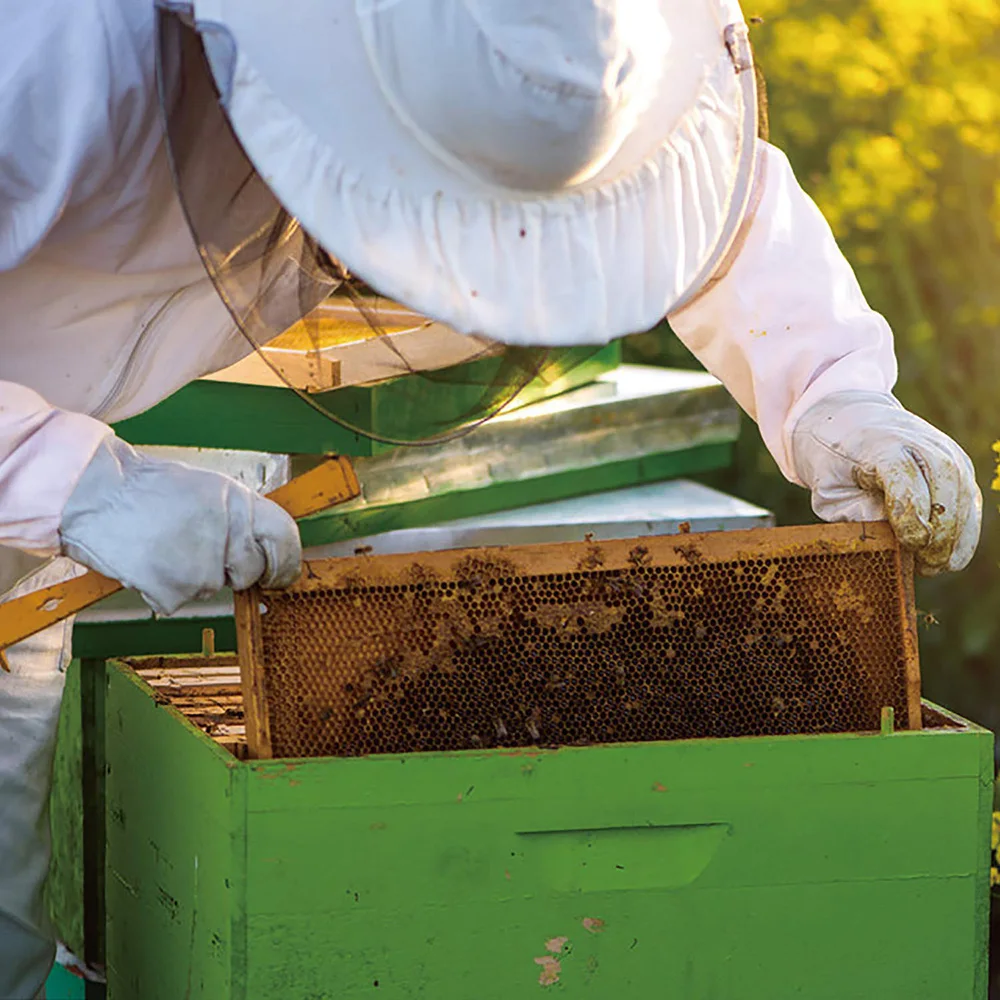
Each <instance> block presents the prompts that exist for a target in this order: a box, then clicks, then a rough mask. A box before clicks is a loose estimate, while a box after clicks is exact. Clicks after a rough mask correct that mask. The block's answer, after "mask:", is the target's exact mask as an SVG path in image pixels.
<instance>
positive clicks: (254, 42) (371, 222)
mask: <svg viewBox="0 0 1000 1000" xmlns="http://www.w3.org/2000/svg"><path fill="white" fill-rule="evenodd" d="M660 3H661V6H662V9H663V15H664V18H665V20H666V22H667V23H668V24H670V25H671V30H672V31H675V35H676V38H675V43H676V47H677V51H678V52H679V53H680V54H681V55H682V56H683V58H678V59H677V60H676V67H674V66H673V65H672V67H671V72H670V73H667V74H665V76H664V83H663V94H662V95H661V96H662V100H661V101H660V102H658V103H656V102H654V104H653V105H652V106H651V107H650V108H649V109H647V111H645V112H644V113H643V115H642V116H641V118H640V121H639V123H638V126H637V128H636V129H635V130H634V131H633V134H632V135H631V136H630V137H629V139H628V140H627V141H626V142H625V143H624V145H623V146H622V147H621V149H619V150H618V152H617V153H616V155H615V156H614V157H613V158H612V159H611V161H610V162H609V163H608V164H607V165H606V166H605V167H604V168H603V169H602V170H601V171H600V173H598V174H597V175H596V176H595V177H593V178H591V179H590V180H588V181H587V182H586V183H583V184H580V185H578V186H574V187H571V188H569V189H567V190H565V191H561V192H558V193H555V194H551V195H535V194H525V193H523V192H518V191H507V190H504V189H500V188H497V187H496V186H493V185H490V184H488V183H486V182H482V183H479V182H477V181H476V179H475V178H474V177H471V176H470V175H468V174H466V173H464V172H461V171H458V170H456V169H454V168H453V167H452V166H450V165H449V164H448V163H447V162H446V161H444V160H442V159H440V158H437V157H435V156H434V155H433V154H432V153H431V152H429V150H428V149H427V148H426V146H425V145H423V144H422V143H421V142H419V141H418V139H417V138H416V137H415V136H414V134H413V132H412V131H411V130H410V129H409V128H407V127H406V126H405V125H404V124H403V123H402V122H401V121H400V119H399V118H398V117H397V115H396V114H395V113H394V112H393V110H392V108H391V107H390V105H389V103H388V102H387V101H386V99H385V97H384V94H383V91H382V89H381V87H380V85H379V83H378V80H377V79H376V76H375V74H374V72H373V70H372V67H371V66H370V64H369V61H368V57H367V53H366V48H365V45H364V42H363V39H362V37H361V31H360V26H359V22H358V15H357V13H356V10H355V5H354V3H353V2H350V3H346V2H345V3H338V4H330V3H329V2H327V0H286V2H284V3H280V4H278V3H274V2H273V0H198V2H196V3H195V13H196V18H197V20H198V21H199V22H210V23H212V24H214V25H216V26H221V27H223V28H224V29H225V30H226V31H227V32H228V33H229V34H230V35H231V37H232V39H233V41H234V43H235V50H236V57H235V64H234V66H233V69H232V77H231V80H228V81H225V84H226V86H224V87H223V88H222V89H223V90H224V92H225V93H226V96H227V100H226V111H227V114H228V116H229V119H230V122H231V124H232V126H233V129H234V131H235V133H236V135H237V136H238V138H239V140H240V142H241V144H242V145H243V147H244V149H245V151H246V153H247V155H248V156H249V158H250V159H251V161H252V162H253V164H254V166H255V167H256V169H257V171H258V173H259V174H260V175H261V177H262V178H263V179H264V181H265V182H266V183H267V184H268V186H269V187H270V188H271V190H272V191H273V192H274V193H275V195H276V196H277V197H278V199H279V200H280V201H281V203H282V204H283V205H284V206H285V208H287V209H288V211H289V212H291V213H292V214H293V215H295V216H296V217H297V218H298V219H299V221H300V222H301V223H302V225H303V227H304V228H305V229H306V231H307V232H309V233H310V234H311V235H312V236H313V237H314V238H315V239H316V240H317V241H318V242H319V243H320V244H321V245H322V246H323V247H324V248H325V249H326V250H327V252H329V253H330V254H331V255H332V256H334V257H336V258H337V259H339V260H340V261H341V262H342V263H343V264H344V265H345V266H346V267H347V268H348V269H349V270H350V271H352V272H354V273H355V274H357V275H358V276H359V277H361V278H362V279H363V280H365V281H366V282H368V283H369V284H370V285H372V286H373V287H375V288H377V289H378V290H379V291H380V292H382V293H383V294H385V295H387V296H389V297H390V298H392V299H395V300H397V301H399V302H402V303H405V304H406V305H408V306H410V307H412V308H413V309H415V310H417V311H419V312H421V313H422V314H424V315H426V316H428V317H431V318H433V319H436V320H439V321H441V322H443V323H446V324H448V325H449V326H451V327H453V328H454V329H456V330H459V331H461V332H463V333H479V334H484V335H486V336H488V337H490V338H493V339H495V340H500V341H503V342H505V343H510V344H531V345H539V346H565V345H571V344H572V345H576V344H591V343H593V344H597V343H606V342H607V341H609V340H611V339H614V338H616V337H619V336H622V335H625V334H628V333H633V332H636V331H640V330H645V329H648V328H649V327H651V326H653V325H654V324H655V323H657V322H658V321H659V320H660V319H662V318H663V317H664V316H666V315H667V314H669V313H670V312H671V311H673V310H674V309H676V308H678V307H679V306H680V305H681V304H683V302H684V301H685V300H686V299H687V298H689V297H690V296H691V295H692V294H694V293H695V292H696V291H697V289H698V288H699V287H700V286H701V284H703V283H704V282H705V281H706V280H707V279H708V278H709V276H710V274H711V272H712V270H714V267H715V266H716V264H717V263H718V261H719V260H720V259H721V258H722V257H723V256H724V254H725V252H726V250H727V249H728V247H729V245H730V243H731V242H732V240H733V238H734V236H735V233H736V231H737V229H738V227H739V225H740V222H741V221H742V219H743V215H744V212H745V209H746V205H747V203H748V200H749V192H750V189H751V184H752V175H753V164H754V160H755V156H754V144H755V140H756V98H755V87H754V82H753V75H754V74H753V70H752V68H748V67H746V66H743V67H742V69H741V68H740V67H738V66H737V65H736V64H735V63H734V58H733V56H732V53H731V52H730V50H729V48H728V47H727V44H726V41H727V39H726V36H725V29H726V27H727V25H730V24H733V25H737V26H742V16H741V15H740V13H739V8H738V6H737V5H736V4H735V3H734V2H733V0H697V2H693V0H660ZM675 25H676V29H675ZM744 30H745V29H744ZM731 37H732V35H731V34H730V40H731Z"/></svg>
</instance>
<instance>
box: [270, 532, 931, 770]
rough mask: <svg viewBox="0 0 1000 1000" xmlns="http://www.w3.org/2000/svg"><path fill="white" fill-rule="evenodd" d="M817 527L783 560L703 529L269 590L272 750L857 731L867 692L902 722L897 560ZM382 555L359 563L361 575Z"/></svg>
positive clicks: (904, 658)
mask: <svg viewBox="0 0 1000 1000" xmlns="http://www.w3.org/2000/svg"><path fill="white" fill-rule="evenodd" d="M838 527H839V528H846V527H848V526H838ZM824 530H826V531H829V530H830V529H819V528H817V529H815V532H814V536H810V537H814V538H815V542H814V544H812V545H809V544H798V546H797V547H796V549H795V552H794V554H783V553H781V552H780V551H778V552H773V553H771V554H767V555H760V556H759V557H752V556H748V555H747V554H745V553H744V554H741V555H740V556H739V557H738V558H736V557H733V558H719V559H715V558H713V557H712V553H711V551H710V547H709V546H706V545H704V543H703V542H702V539H703V538H704V537H707V536H696V535H690V536H685V541H684V542H683V545H682V547H681V548H680V549H679V551H681V553H682V555H684V558H681V559H677V558H676V557H672V558H671V559H669V560H667V559H660V558H659V557H658V553H659V552H660V551H661V548H662V547H663V546H664V545H667V544H670V545H673V546H675V548H674V550H673V551H675V552H676V551H678V549H677V546H678V545H679V544H680V543H678V542H677V540H676V539H674V540H673V541H672V542H669V543H668V542H666V541H664V540H659V539H657V540H652V539H642V540H640V541H637V542H635V543H631V544H632V550H631V552H630V553H629V555H628V558H622V559H621V560H618V562H619V563H620V565H616V564H614V562H613V561H612V559H611V558H610V557H608V558H607V559H606V560H603V561H601V562H597V561H596V556H594V555H593V553H591V555H589V556H587V557H586V558H584V559H581V562H580V566H581V567H582V568H579V569H576V570H575V571H571V572H567V571H565V570H559V571H556V572H552V573H548V572H545V571H544V568H543V569H538V567H539V566H544V561H543V560H542V559H541V558H540V557H539V558H538V559H534V558H532V559H528V558H525V559H524V560H523V561H522V563H521V564H519V565H513V564H510V565H508V564H507V563H505V562H504V560H502V559H500V558H499V557H498V556H497V555H496V554H495V552H494V551H493V550H477V551H469V552H465V553H452V554H450V555H451V556H452V557H453V563H452V567H453V572H452V573H451V574H450V575H448V574H442V573H439V574H437V575H436V576H435V575H433V574H431V573H429V572H428V571H426V570H425V569H424V568H423V567H422V564H423V562H424V557H423V556H421V555H414V556H413V557H412V566H411V567H409V568H406V567H403V568H400V559H401V557H385V558H386V559H389V558H394V559H395V560H396V562H395V563H393V566H394V567H395V568H394V570H393V573H394V574H395V576H394V577H393V580H394V582H391V583H387V582H385V578H383V581H382V582H380V583H374V582H371V583H366V582H365V580H364V579H360V578H359V579H356V580H352V581H350V582H346V583H345V582H342V583H340V584H339V585H331V586H318V585H315V584H312V585H310V586H309V588H308V589H304V590H294V589H293V590H291V591H284V592H270V591H269V592H267V593H266V594H265V595H263V601H264V602H265V604H266V607H267V612H266V614H263V615H261V617H260V630H261V640H262V644H261V649H262V659H263V668H264V679H265V688H266V699H267V704H268V712H269V716H270V729H271V738H272V746H273V752H274V754H275V755H276V756H289V757H291V756H314V755H340V756H354V755H361V754H377V753H404V752H412V751H447V750H460V749H477V750H478V749H483V748H496V747H522V746H533V745H541V746H562V745H581V744H582V745H586V744H591V743H607V742H640V741H652V740H671V739H692V738H704V737H720V738H724V737H735V736H764V735H784V734H792V733H825V732H848V731H872V730H876V729H878V727H879V721H880V713H881V709H882V708H883V707H884V706H893V707H894V708H895V713H896V720H897V724H899V725H905V721H906V719H907V708H908V704H910V703H911V701H912V691H909V690H908V680H907V678H908V676H909V677H910V684H911V685H912V684H913V677H914V676H915V672H914V671H912V670H911V671H910V672H909V674H908V665H909V661H910V659H911V658H912V657H913V655H914V653H913V652H912V643H910V638H911V637H908V636H907V634H906V632H907V629H908V628H909V627H910V624H909V622H908V620H907V619H906V617H905V615H904V613H903V609H904V604H903V602H901V601H900V594H901V593H902V592H905V586H904V583H905V581H903V580H902V579H901V573H902V570H901V565H902V564H901V561H900V557H899V554H898V552H897V551H896V549H895V547H894V546H893V545H889V544H887V543H884V544H879V545H872V546H871V547H870V548H868V547H865V546H844V547H843V551H838V550H837V546H835V545H831V544H830V542H829V540H828V539H827V538H826V536H825V535H824ZM797 537H799V536H797ZM615 544H616V545H619V546H627V545H628V544H629V543H615ZM683 546H686V548H684V547H683ZM534 548H537V549H539V550H540V549H542V548H545V547H534ZM553 548H555V547H553ZM591 548H593V546H591ZM518 551H519V552H520V553H527V552H529V551H531V550H529V549H527V548H526V549H521V550H518ZM623 551H625V550H624V549H623ZM764 551H766V549H765V550H764ZM688 556H689V558H688ZM588 560H589V561H588ZM379 562H380V560H379V558H378V557H366V565H368V566H375V571H374V573H373V576H374V578H378V572H379V571H378V565H379ZM522 565H523V566H524V567H528V566H530V567H532V569H533V570H534V571H532V572H519V569H520V568H521V566H522ZM591 565H592V566H593V567H594V568H592V569H591V568H588V567H589V566H591ZM406 579H410V580H418V581H419V582H410V583H406V582H402V581H405V580H406ZM908 695H909V696H911V698H910V699H909V700H908Z"/></svg>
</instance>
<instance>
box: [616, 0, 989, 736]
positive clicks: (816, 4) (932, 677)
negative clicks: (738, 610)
mask: <svg viewBox="0 0 1000 1000" xmlns="http://www.w3.org/2000/svg"><path fill="white" fill-rule="evenodd" d="M744 12H745V14H746V15H747V17H748V18H749V17H753V16H757V17H761V18H763V21H762V23H759V24H757V25H756V26H755V27H754V28H753V40H754V46H755V51H756V54H757V60H758V63H759V64H760V66H761V68H762V69H763V72H764V76H765V78H766V80H767V91H768V97H769V105H770V107H769V118H770V134H771V141H772V142H774V143H775V145H778V146H780V147H781V148H782V149H784V150H785V152H786V153H787V154H788V156H789V158H790V160H791V162H792V165H793V166H794V167H795V170H796V173H797V175H798V177H799V180H800V182H801V183H802V185H803V187H805V188H806V190H807V191H808V192H809V193H810V194H811V195H812V197H813V198H815V199H816V201H817V203H818V204H819V206H820V208H821V209H822V210H823V212H824V214H825V215H826V217H827V219H828V220H829V221H830V223H831V225H832V226H833V228H834V232H835V233H836V235H837V238H838V240H839V242H840V245H841V247H842V248H843V250H844V252H845V254H846V255H847V257H848V259H849V260H850V261H851V263H852V264H853V265H854V267H855V270H856V271H857V274H858V277H859V279H860V281H861V284H862V286H863V288H864V289H865V292H866V294H867V296H868V299H869V301H870V302H871V304H872V305H873V307H874V308H876V309H878V310H879V311H880V312H882V313H883V314H884V315H885V316H886V317H887V319H888V320H889V322H890V323H891V325H892V327H893V330H894V331H895V335H896V345H897V354H898V357H899V367H900V378H899V383H898V386H897V390H896V391H897V395H898V396H899V398H900V399H901V400H902V401H903V403H904V404H905V405H906V406H908V407H909V408H910V409H912V410H914V411H915V412H917V413H919V414H920V415H921V416H923V417H925V418H926V419H928V420H930V421H931V422H932V423H934V424H936V425H937V426H939V427H941V428H942V429H943V430H945V431H947V432H948V433H949V434H951V435H952V436H953V437H954V438H955V439H956V440H958V441H959V442H960V443H961V444H962V446H963V447H964V448H965V449H966V451H968V452H969V454H970V455H971V456H972V457H973V460H974V462H975V463H976V467H977V472H978V476H979V482H980V486H981V488H982V489H983V493H984V498H985V508H986V509H985V518H984V530H983V540H982V544H981V546H980V550H979V553H978V554H977V556H976V559H975V560H974V562H973V564H972V565H971V566H970V568H969V569H968V570H966V571H965V572H964V573H961V574H958V575H954V574H952V575H949V576H947V577H943V578H938V579H934V580H925V581H921V582H920V584H919V585H918V592H917V603H918V606H919V608H920V610H921V612H922V613H923V625H922V629H921V631H922V635H921V652H922V658H923V671H924V691H925V694H926V695H927V696H928V697H930V698H932V699H934V700H936V701H939V702H942V703H944V704H945V705H947V706H948V707H950V708H952V709H954V710H956V711H959V712H961V713H963V714H965V715H967V716H969V717H971V718H973V719H975V720H976V721H979V722H981V723H983V724H985V725H987V726H989V727H991V728H993V729H995V730H997V731H1000V670H998V667H1000V663H998V658H1000V523H998V515H997V511H996V503H995V495H994V496H993V498H992V499H991V494H990V492H989V489H990V484H991V481H992V479H993V457H994V456H993V454H992V451H991V444H992V442H993V441H994V440H996V438H997V437H998V436H1000V4H998V3H997V2H996V0H745V2H744ZM626 352H627V357H628V359H629V360H632V361H636V362H646V363H654V362H655V363H664V362H666V363H669V364H674V365H680V366H685V367H691V366H697V363H696V362H695V361H694V359H693V358H691V356H690V355H689V354H688V353H687V352H686V350H685V349H684V348H683V347H682V346H681V345H680V343H679V342H678V341H676V340H675V339H674V338H673V337H672V335H671V334H670V333H669V330H667V329H666V328H665V327H664V328H659V329H657V330H655V331H653V332H651V333H649V334H644V335H642V336H639V337H635V338H631V339H630V341H629V342H628V345H627V348H626ZM745 424H746V427H745V431H744V434H743V436H742V440H741V442H740V446H739V449H738V461H737V463H736V465H735V467H734V468H733V469H731V470H729V471H728V472H726V473H724V474H721V475H718V476H716V477H713V479H712V485H716V486H718V487H720V488H723V489H726V490H727V491H729V492H732V493H735V494H738V495H740V496H743V497H745V498H747V499H749V500H753V501H755V502H757V503H760V504H761V505H763V506H765V507H768V508H770V509H772V510H774V511H775V512H776V513H777V515H778V518H779V523H785V524H788V523H808V522H810V521H814V520H815V518H814V517H813V515H812V513H811V511H810V509H809V504H808V497H807V496H806V494H805V492H804V491H802V490H800V489H798V488H796V487H792V486H790V485H789V484H788V483H786V482H785V481H784V479H783V478H782V477H781V476H780V474H779V473H778V471H777V468H776V467H775V465H774V463H773V461H772V460H771V458H770V457H769V456H768V454H767V452H766V451H765V450H764V447H763V445H762V444H761V442H760V438H759V436H758V434H757V432H756V428H755V427H754V425H753V424H752V423H751V422H750V421H749V420H746V421H745Z"/></svg>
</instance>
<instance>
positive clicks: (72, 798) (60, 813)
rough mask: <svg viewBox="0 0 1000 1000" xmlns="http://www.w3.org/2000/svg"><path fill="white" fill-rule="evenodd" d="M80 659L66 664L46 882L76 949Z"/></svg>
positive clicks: (79, 936)
mask: <svg viewBox="0 0 1000 1000" xmlns="http://www.w3.org/2000/svg"><path fill="white" fill-rule="evenodd" d="M82 710H83V709H82V706H81V702H80V662H79V660H74V661H73V662H72V663H70V665H69V667H68V668H67V670H66V688H65V690H64V692H63V700H62V706H61V709H60V713H59V728H58V730H57V735H56V755H55V764H54V767H53V774H52V795H51V797H50V799H49V810H50V825H51V829H52V864H51V866H50V869H49V880H48V883H47V884H46V895H47V897H48V905H49V913H50V914H51V915H52V921H53V924H54V925H55V929H56V933H57V934H58V936H59V938H60V940H62V941H63V942H64V943H65V944H66V945H67V946H68V947H69V948H70V950H71V951H72V952H73V953H74V954H76V955H82V954H83V952H84V920H83V881H84V879H83V821H84V808H83V726H82V715H81V713H82Z"/></svg>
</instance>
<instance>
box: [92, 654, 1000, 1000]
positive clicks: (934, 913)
mask: <svg viewBox="0 0 1000 1000" xmlns="http://www.w3.org/2000/svg"><path fill="white" fill-rule="evenodd" d="M159 700H160V702H162V701H163V700H164V699H163V698H162V697H160V699H159ZM927 723H928V724H927V725H926V726H925V728H924V729H922V730H920V731H911V732H897V733H895V734H893V735H890V736H881V735H877V734H871V735H853V734H847V735H843V734H828V735H817V736H804V737H800V736H782V737H759V738H740V739H726V740H691V741H673V742H668V743H653V744H640V745H627V746H601V747H570V748H563V749H559V750H537V751H536V750H529V751H523V750H517V749H504V750H485V751H461V752H457V753H431V754H411V755H388V756H383V757H353V758H314V759H306V760H302V759H279V760H271V761H238V760H236V759H234V758H233V756H232V755H231V754H229V753H228V752H227V751H225V750H223V749H221V748H220V747H219V746H217V745H216V744H215V743H213V742H212V741H211V740H210V739H209V738H208V737H207V736H205V735H204V734H203V733H201V732H199V731H198V730H196V729H195V728H194V727H193V726H192V725H191V724H190V723H188V722H187V721H186V720H185V719H183V718H182V717H181V716H180V715H179V714H178V713H177V712H176V711H175V710H174V709H173V708H171V707H169V705H165V704H162V703H158V702H157V698H156V697H154V694H153V691H152V690H151V689H150V688H149V687H147V686H146V685H145V684H144V682H143V681H142V680H140V679H139V678H138V677H137V676H136V674H135V673H134V672H133V671H132V670H131V669H130V668H128V667H124V666H114V665H112V667H111V672H110V684H109V687H108V724H109V730H108V735H107V748H108V766H109V771H110V773H109V774H108V817H109V819H108V849H107V862H108V878H107V886H108V914H109V919H110V923H109V927H108V948H107V952H108V977H109V981H110V984H111V988H110V997H111V1000H131V998H135V997H142V998H143V1000H177V998H178V997H189V998H191V1000H258V998H261V997H281V998H282V1000H286V998H287V1000H305V998H309V1000H370V998H373V997H377V998H389V1000H404V998H405V1000H410V998H418V997H434V998H435V1000H469V998H471V997H475V998H477V1000H510V998H512V997H514V998H530V997H532V996H539V997H543V998H544V997H546V996H549V995H550V994H551V995H558V996H559V997H562V998H567V1000H568V998H580V1000H622V998H632V997H636V998H639V997H684V998H709V997H711V998H712V1000H777V998H785V997H805V998H809V1000H844V998H846V997H850V998H851V1000H885V998H886V997H914V998H916V997H919V998H921V1000H955V998H957V997H962V998H972V1000H985V997H986V991H985V981H986V980H985V961H984V957H983V956H984V955H985V940H986V938H985V932H986V915H987V909H986V904H987V894H988V881H989V877H988V850H986V849H985V845H987V844H988V837H989V832H988V831H989V820H990V807H991V783H990V777H991V774H992V752H991V747H992V740H991V737H990V735H989V734H988V733H986V732H983V731H982V730H979V729H977V728H976V727H974V726H970V725H968V724H965V723H963V722H961V720H956V719H949V718H944V717H941V716H939V715H938V716H935V715H933V714H930V713H929V717H928V720H927ZM376 983H377V984H378V985H377V986H376V985H375V984H376Z"/></svg>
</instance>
